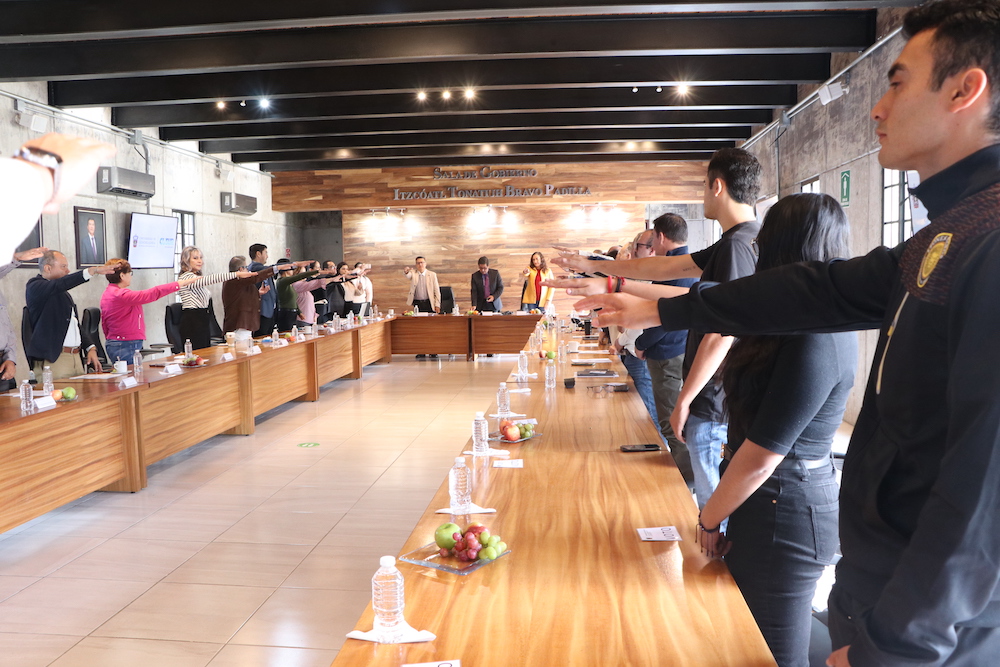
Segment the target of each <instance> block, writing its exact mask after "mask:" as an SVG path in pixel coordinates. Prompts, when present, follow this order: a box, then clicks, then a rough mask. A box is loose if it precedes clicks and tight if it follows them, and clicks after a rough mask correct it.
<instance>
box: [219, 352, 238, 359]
mask: <svg viewBox="0 0 1000 667" xmlns="http://www.w3.org/2000/svg"><path fill="white" fill-rule="evenodd" d="M235 358H236V357H234V356H233V353H232V352H226V353H225V354H223V355H222V358H221V359H220V361H232V360H233V359H235Z"/></svg>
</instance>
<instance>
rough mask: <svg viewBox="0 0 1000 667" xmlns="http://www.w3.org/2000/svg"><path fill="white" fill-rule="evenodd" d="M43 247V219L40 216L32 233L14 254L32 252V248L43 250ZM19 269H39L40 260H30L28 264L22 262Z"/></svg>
mask: <svg viewBox="0 0 1000 667" xmlns="http://www.w3.org/2000/svg"><path fill="white" fill-rule="evenodd" d="M41 247H42V217H41V216H38V222H36V223H35V226H34V227H33V228H32V230H31V233H29V234H28V235H27V236H26V237H25V238H24V241H23V242H21V245H19V246H17V250H15V251H14V252H15V253H18V252H24V251H25V250H31V249H32V248H41ZM18 268H19V269H37V268H38V260H37V259H29V260H28V261H26V262H21V263H20V264H18Z"/></svg>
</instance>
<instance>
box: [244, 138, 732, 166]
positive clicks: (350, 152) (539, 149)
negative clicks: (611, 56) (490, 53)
mask: <svg viewBox="0 0 1000 667" xmlns="http://www.w3.org/2000/svg"><path fill="white" fill-rule="evenodd" d="M734 145H735V142H733V141H706V142H698V141H682V142H654V141H632V142H607V143H604V142H581V143H521V144H513V143H512V144H501V145H499V146H489V147H487V146H483V145H480V144H476V145H471V146H470V145H449V144H443V145H438V146H400V147H393V148H367V149H359V148H349V149H340V150H297V151H283V152H280V153H233V156H232V161H233V162H268V163H271V164H274V163H276V162H308V161H313V160H331V161H333V162H337V161H340V160H377V159H400V158H408V157H414V158H419V157H426V158H432V159H436V160H439V161H441V160H445V161H447V160H450V159H452V158H459V157H478V158H479V159H480V160H489V159H491V158H493V157H495V156H496V155H503V156H504V157H506V158H507V159H516V158H517V156H520V155H531V156H539V155H592V154H596V153H611V154H615V155H619V156H621V155H632V154H635V153H646V154H648V153H657V154H661V155H670V154H672V153H690V152H708V153H711V152H713V151H715V150H716V149H718V148H728V147H731V146H734ZM667 159H669V158H667Z"/></svg>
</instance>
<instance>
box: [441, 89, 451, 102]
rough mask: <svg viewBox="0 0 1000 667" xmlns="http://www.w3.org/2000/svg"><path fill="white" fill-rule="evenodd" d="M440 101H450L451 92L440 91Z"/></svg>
mask: <svg viewBox="0 0 1000 667" xmlns="http://www.w3.org/2000/svg"><path fill="white" fill-rule="evenodd" d="M441 99H443V100H450V99H451V91H450V90H443V91H441Z"/></svg>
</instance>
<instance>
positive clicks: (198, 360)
mask: <svg viewBox="0 0 1000 667" xmlns="http://www.w3.org/2000/svg"><path fill="white" fill-rule="evenodd" d="M207 364H208V359H206V358H205V357H200V356H198V355H197V354H192V355H189V356H186V357H184V360H183V361H182V362H181V366H183V367H184V368H197V367H198V366H205V365H207Z"/></svg>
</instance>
